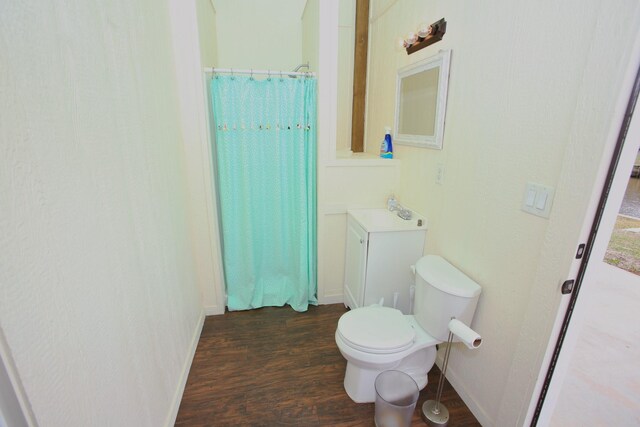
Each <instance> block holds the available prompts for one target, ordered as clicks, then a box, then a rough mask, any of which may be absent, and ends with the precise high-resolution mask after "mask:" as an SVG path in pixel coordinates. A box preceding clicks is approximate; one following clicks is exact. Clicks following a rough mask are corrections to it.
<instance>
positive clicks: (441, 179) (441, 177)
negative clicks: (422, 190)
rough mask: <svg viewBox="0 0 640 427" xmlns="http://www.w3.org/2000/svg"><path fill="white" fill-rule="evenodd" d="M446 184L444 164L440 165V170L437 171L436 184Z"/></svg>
mask: <svg viewBox="0 0 640 427" xmlns="http://www.w3.org/2000/svg"><path fill="white" fill-rule="evenodd" d="M443 182H444V163H438V168H437V169H436V184H438V185H442V183H443Z"/></svg>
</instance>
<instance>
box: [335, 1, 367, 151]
mask: <svg viewBox="0 0 640 427" xmlns="http://www.w3.org/2000/svg"><path fill="white" fill-rule="evenodd" d="M338 13H339V15H338V105H337V114H338V123H337V125H338V128H337V132H338V134H337V136H336V150H337V151H338V152H348V151H350V150H351V110H352V109H353V63H354V58H353V53H354V52H353V50H354V47H355V38H356V2H355V0H341V1H340V10H339V12H338ZM364 77H365V78H366V76H364Z"/></svg>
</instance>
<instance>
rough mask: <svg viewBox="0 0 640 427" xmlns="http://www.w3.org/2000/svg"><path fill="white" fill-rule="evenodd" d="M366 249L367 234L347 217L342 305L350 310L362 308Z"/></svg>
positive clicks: (367, 242)
mask: <svg viewBox="0 0 640 427" xmlns="http://www.w3.org/2000/svg"><path fill="white" fill-rule="evenodd" d="M368 247H369V233H367V232H366V231H365V230H364V229H363V228H362V227H361V226H360V225H359V224H358V223H357V222H355V221H354V220H353V219H352V218H351V217H349V220H348V221H347V248H346V256H345V270H344V304H345V305H346V306H347V307H350V308H352V309H353V308H358V307H362V303H363V299H364V284H365V279H366V278H365V271H366V269H367V250H368Z"/></svg>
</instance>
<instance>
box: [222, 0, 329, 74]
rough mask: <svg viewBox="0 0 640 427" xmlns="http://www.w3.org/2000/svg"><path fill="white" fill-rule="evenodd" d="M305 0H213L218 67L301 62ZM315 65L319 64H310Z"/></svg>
mask: <svg viewBox="0 0 640 427" xmlns="http://www.w3.org/2000/svg"><path fill="white" fill-rule="evenodd" d="M304 3H305V2H304V0H270V1H264V0H214V5H215V8H216V16H217V32H218V37H217V39H218V64H217V66H218V67H222V68H246V69H251V68H253V69H262V70H291V69H293V68H294V67H296V66H297V65H298V64H300V63H301V58H302V56H301V49H302V23H301V22H302V21H301V18H302V12H303V8H304ZM311 66H312V67H313V68H316V67H317V64H311Z"/></svg>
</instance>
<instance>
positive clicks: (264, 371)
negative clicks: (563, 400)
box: [176, 304, 480, 427]
mask: <svg viewBox="0 0 640 427" xmlns="http://www.w3.org/2000/svg"><path fill="white" fill-rule="evenodd" d="M345 311H346V310H345V308H344V305H342V304H333V305H324V306H318V307H309V311H307V312H306V313H296V312H295V311H293V310H292V309H291V308H289V307H283V308H279V307H269V308H262V309H259V310H250V311H242V312H231V313H225V314H224V315H222V316H212V317H207V319H206V320H205V323H204V328H203V330H202V335H201V337H200V342H199V343H198V348H197V350H196V354H195V356H194V360H193V365H192V366H191V371H190V373H189V378H188V380H187V385H186V388H185V391H184V395H183V398H182V403H181V404H180V410H179V413H178V418H177V420H176V425H177V426H345V427H347V426H350V427H351V426H352V427H356V426H373V425H374V422H373V410H374V404H373V403H370V404H356V403H353V402H352V401H351V399H349V397H348V396H347V394H346V392H345V391H344V388H343V385H342V381H343V378H344V370H345V366H346V361H345V360H344V358H343V357H342V355H341V354H340V351H339V350H338V348H337V347H336V344H335V341H334V333H335V329H336V326H337V323H338V319H339V317H340V316H341V315H342V314H343V313H344V312H345ZM439 374H440V372H439V371H438V368H437V367H435V366H434V368H433V369H432V370H431V372H430V373H429V384H428V385H427V387H426V388H425V389H424V390H422V392H421V393H420V399H419V401H418V406H417V408H416V411H415V412H414V415H413V422H412V425H413V426H425V425H426V424H424V423H423V421H422V420H421V419H420V415H419V414H420V411H419V409H418V408H419V407H420V406H421V405H422V402H424V401H425V400H427V398H428V399H434V398H435V392H436V388H437V385H438V377H439ZM442 402H443V403H444V404H445V405H446V406H447V408H448V409H449V411H450V413H451V418H450V422H449V425H450V426H451V427H455V426H478V425H480V424H479V423H478V422H477V421H476V419H475V418H474V417H473V415H472V414H471V412H470V411H469V409H468V408H467V407H466V406H465V404H464V403H463V402H462V400H461V399H460V398H459V397H458V395H457V394H456V392H455V390H454V389H453V388H452V387H451V386H450V385H449V383H448V382H447V384H446V387H445V389H444V392H443V398H442Z"/></svg>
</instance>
